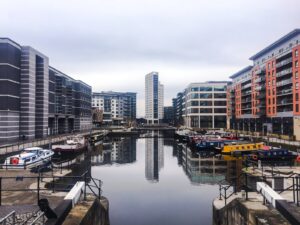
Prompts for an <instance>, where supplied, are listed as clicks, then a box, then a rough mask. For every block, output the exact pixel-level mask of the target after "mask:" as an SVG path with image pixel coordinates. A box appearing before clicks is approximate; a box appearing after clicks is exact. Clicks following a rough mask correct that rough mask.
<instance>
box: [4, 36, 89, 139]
mask: <svg viewBox="0 0 300 225" xmlns="http://www.w3.org/2000/svg"><path fill="white" fill-rule="evenodd" d="M55 71H56V72H55ZM63 76H64V77H66V80H64V81H63V80H61V79H60V77H63ZM60 86H67V87H68V88H67V89H62V88H60ZM63 99H67V102H66V101H64V100H63ZM61 108H64V109H65V108H67V109H65V110H61ZM73 117H74V120H73V122H74V123H75V125H74V124H73V125H72V124H68V122H69V121H67V122H65V120H64V121H63V119H66V118H68V119H71V118H73ZM55 118H56V119H55ZM59 124H61V126H60V125H59ZM70 127H71V129H69V128H70ZM90 128H91V87H90V86H89V85H87V84H85V83H83V82H81V81H76V80H74V79H72V78H70V77H68V76H67V75H63V74H62V73H61V72H57V70H55V69H53V68H52V67H49V58H48V57H47V56H45V55H44V54H42V53H40V52H39V51H37V50H36V49H34V48H32V47H29V46H21V45H19V44H18V43H16V42H14V41H12V40H11V39H9V38H0V142H8V141H14V140H18V139H34V138H43V137H46V136H47V135H48V134H49V130H50V133H52V134H57V133H59V130H61V132H62V133H66V132H68V131H70V130H72V131H80V130H84V129H90Z"/></svg>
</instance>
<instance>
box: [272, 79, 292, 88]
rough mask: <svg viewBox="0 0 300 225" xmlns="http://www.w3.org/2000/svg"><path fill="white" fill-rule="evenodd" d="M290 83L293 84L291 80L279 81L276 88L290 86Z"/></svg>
mask: <svg viewBox="0 0 300 225" xmlns="http://www.w3.org/2000/svg"><path fill="white" fill-rule="evenodd" d="M291 83H293V79H292V78H290V79H287V80H283V81H280V82H277V83H276V86H277V87H280V86H284V85H287V84H291Z"/></svg>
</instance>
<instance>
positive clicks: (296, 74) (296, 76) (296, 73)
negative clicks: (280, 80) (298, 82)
mask: <svg viewBox="0 0 300 225" xmlns="http://www.w3.org/2000/svg"><path fill="white" fill-rule="evenodd" d="M295 78H296V79H298V71H296V72H295Z"/></svg>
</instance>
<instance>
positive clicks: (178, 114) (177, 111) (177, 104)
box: [172, 92, 185, 126]
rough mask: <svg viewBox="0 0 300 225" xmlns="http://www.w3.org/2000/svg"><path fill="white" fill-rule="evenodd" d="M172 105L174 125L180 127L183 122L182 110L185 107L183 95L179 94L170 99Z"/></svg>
mask: <svg viewBox="0 0 300 225" xmlns="http://www.w3.org/2000/svg"><path fill="white" fill-rule="evenodd" d="M172 104H173V108H174V125H175V126H181V125H183V124H184V121H183V117H182V115H183V110H184V109H185V108H184V105H185V95H184V93H183V92H179V93H178V94H177V96H176V98H173V99H172Z"/></svg>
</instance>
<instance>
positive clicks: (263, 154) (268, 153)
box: [248, 149, 297, 161]
mask: <svg viewBox="0 0 300 225" xmlns="http://www.w3.org/2000/svg"><path fill="white" fill-rule="evenodd" d="M296 157H297V154H293V152H291V151H289V150H287V149H270V150H258V151H255V152H253V153H252V154H250V155H248V159H250V160H253V161H258V160H261V161H266V160H268V161H270V160H294V159H296Z"/></svg>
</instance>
